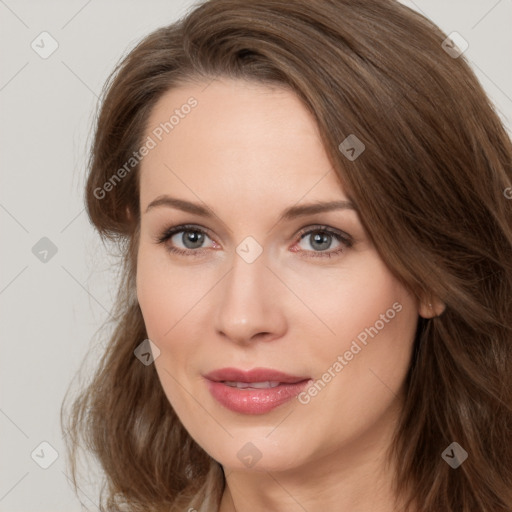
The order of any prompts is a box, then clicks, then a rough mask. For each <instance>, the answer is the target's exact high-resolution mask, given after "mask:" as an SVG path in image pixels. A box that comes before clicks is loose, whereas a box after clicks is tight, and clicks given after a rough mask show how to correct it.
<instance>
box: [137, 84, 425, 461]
mask: <svg viewBox="0 0 512 512" xmlns="http://www.w3.org/2000/svg"><path fill="white" fill-rule="evenodd" d="M187 105H188V106H187ZM171 116H174V117H173V118H172V119H171ZM165 123H167V124H165ZM148 137H149V138H148ZM144 140H145V142H146V147H147V151H145V152H144V153H146V156H144V158H143V160H142V163H141V175H140V201H141V232H140V246H139V252H138V262H137V265H138V270H137V295H138V300H139V303H140V307H141V309H142V313H143V316H144V321H145V325H146V328H147V333H148V336H149V338H150V340H151V341H152V342H153V343H154V344H155V345H156V346H157V347H158V350H159V351H160V353H159V355H158V352H157V351H155V355H157V357H156V359H155V366H156V370H157V372H158V376H159V379H160V381H161V384H162V387H163V389H164V391H165V394H166V396H167V397H168V399H169V402H170V403H171V404H172V406H173V408H174V409H175V411H176V413H177V414H178V416H179V418H180V420H181V421H182V423H183V425H184V426H185V428H186V429H187V430H188V432H189V433H190V434H191V436H192V437H193V438H194V439H195V440H196V441H197V443H199V445H201V446H202V447H203V448H204V449H205V450H206V451H207V452H208V453H209V454H210V455H211V456H212V457H213V458H215V459H216V460H217V461H219V462H220V463H221V464H222V465H223V466H224V467H225V468H232V469H237V468H238V469H243V468H252V467H254V468H256V469H266V470H286V469H292V468H299V467H301V466H305V465H306V464H309V465H311V464H312V463H313V462H314V461H315V460H316V461H318V460H320V459H321V458H324V459H325V458H326V457H336V460H337V461H338V462H341V461H347V462H348V461H350V460H351V458H352V457H355V456H360V454H361V453H367V454H368V459H370V457H373V455H371V454H375V453H377V452H378V453H381V449H382V448H383V447H384V446H385V444H386V443H387V441H389V436H390V434H391V431H392V428H393V426H394V421H395V420H396V417H397V413H398V411H399V405H400V402H399V399H400V396H401V395H400V393H401V391H402V390H403V389H402V385H403V382H404V378H405V376H406V372H407V370H408V366H409V363H410V358H411V352H412V344H413V338H414V333H415V329H416V323H417V318H418V313H421V311H422V310H421V309H420V305H419V304H418V303H417V301H416V300H415V299H414V298H413V296H412V295H410V294H409V293H408V292H407V291H406V290H405V289H404V288H403V287H402V286H401V284H400V283H399V282H398V281H397V279H396V278H395V277H394V276H393V275H392V274H391V272H390V271H389V269H388V268H387V267H386V265H385V264H384V263H383V261H382V260H381V258H380V257H379V255H378V253H377V251H376V249H375V248H374V247H373V246H372V244H371V242H370V240H369V239H368V236H367V235H366V233H365V231H364V230H363V227H362V225H361V223H360V221H359V218H358V214H357V212H356V211H355V210H354V209H353V207H351V205H350V198H349V197H348V196H347V195H346V194H345V192H344V190H343V188H342V187H341V186H340V184H339V182H338V180H337V178H336V175H335V172H334V171H333V169H332V167H331V164H330V162H329V160H328V157H327V155H326V153H325V151H324V149H323V147H322V144H321V142H320V138H319V134H318V132H317V128H316V124H315V122H314V119H313V118H312V117H311V115H310V114H309V113H308V112H307V110H306V109H305V108H304V107H303V106H302V104H301V103H300V102H299V100H298V99H297V97H296V96H295V95H294V94H293V93H291V92H289V91H287V90H285V89H273V88H269V87H267V86H263V85H258V84H255V83H251V82H245V81H230V80H217V81H214V82H213V83H211V84H210V85H209V86H207V83H205V84H201V85H187V86H181V87H180V88H176V89H173V90H171V91H170V92H168V93H167V94H166V95H165V96H163V97H162V98H161V100H160V101H159V102H158V103H157V105H156V106H155V108H154V110H153V111H152V114H151V117H150V120H149V124H148V125H147V133H146V136H145V139H144ZM340 142H341V141H340ZM364 157H365V155H364V153H362V154H361V155H360V156H359V158H364ZM350 164H351V162H350V161H348V160H347V165H350ZM368 186H369V187H371V183H368ZM332 203H338V207H337V208H336V209H334V208H332V209H327V208H326V209H325V210H323V209H322V208H321V205H324V204H332ZM308 205H309V207H308ZM312 205H315V207H314V208H313V207H312ZM286 212H287V214H285V213H286ZM185 225H186V227H184V226H185ZM170 228H177V229H176V230H175V232H174V233H172V232H169V229H170ZM166 234H167V235H168V236H167V239H166V240H165V241H164V240H163V239H164V238H165V236H166ZM159 239H161V240H162V242H161V243H159V242H158V241H157V240H159ZM142 341H143V340H141V342H142ZM255 369H256V370H255ZM253 370H254V371H253ZM273 372H274V373H273ZM276 372H280V373H276ZM282 374H285V375H282ZM226 382H227V383H226ZM358 454H359V455H358ZM309 467H311V466H309Z"/></svg>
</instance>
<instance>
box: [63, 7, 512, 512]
mask: <svg viewBox="0 0 512 512" xmlns="http://www.w3.org/2000/svg"><path fill="white" fill-rule="evenodd" d="M445 38H446V35H445V34H444V33H443V32H442V31H441V30H440V29H439V28H438V27H437V26H435V25H434V24H433V23H432V22H431V21H429V20H427V19H426V18H425V17H423V16H421V15H420V14H418V13H416V12H414V11H412V10H410V9H409V8H407V7H405V6H403V5H401V4H399V3H398V2H395V1H393V0H209V1H206V2H204V3H202V4H200V5H197V6H195V7H194V9H192V10H191V11H190V12H189V13H188V14H187V16H186V17H184V18H183V19H181V20H179V21H178V22H176V23H174V24H172V25H170V26H168V27H164V28H160V29H158V30H156V31H154V32H153V33H151V34H150V35H148V36H147V37H146V38H144V39H143V40H142V41H141V42H140V43H139V44H138V45H137V46H136V47H135V48H134V49H133V50H132V51H131V52H130V53H129V54H128V55H127V56H126V57H125V58H124V59H123V60H122V61H121V62H120V63H119V64H118V66H117V67H116V69H115V70H114V71H113V73H112V75H111V76H110V78H109V80H108V81H107V83H106V85H105V88H104V91H103V96H102V106H101V110H100V112H99V116H98V117H97V120H96V130H95V138H94V142H93V145H92V150H91V155H90V162H89V170H90V172H89V174H88V180H87V185H86V204H87V211H88V214H89V217H90V219H91V221H92V223H93V224H94V226H95V227H96V229H97V230H98V231H99V233H100V234H101V236H102V238H103V239H106V240H112V241H117V242H118V244H119V249H120V254H121V257H122V272H121V279H122V281H121V282H122V286H120V289H119V295H118V300H117V303H116V304H117V307H116V309H115V311H114V312H113V314H112V320H111V324H110V325H112V326H113V327H114V331H113V333H112V334H111V335H110V337H109V344H108V346H107V348H106V350H105V353H104V355H103V357H102V359H101V361H100V362H99V366H98V367H97V370H96V372H95V374H94V375H93V377H92V379H91V382H90V383H89V384H88V385H87V387H84V389H82V391H81V393H80V395H79V396H78V397H76V398H75V400H74V402H73V404H72V408H71V410H70V411H69V412H67V413H66V418H67V424H66V426H63V430H64V433H65V437H66V442H67V443H68V451H69V457H70V461H71V464H72V475H73V481H74V483H75V485H76V456H77V448H78V446H79V445H80V440H83V441H85V444H84V449H86V450H89V451H90V452H92V453H93V454H94V455H95V456H96V457H97V459H98V460H99V462H100V464H101V466H102V467H103V469H104V471H105V476H106V479H105V483H106V485H107V497H106V500H105V502H104V503H103V500H102V505H101V506H102V510H107V511H114V510H121V509H122V510H126V511H130V512H136V511H157V510H164V509H165V510H175V509H176V510H178V508H180V507H181V509H182V510H183V507H185V506H188V505H190V506H196V507H197V508H200V507H199V506H200V504H201V503H205V499H206V498H208V497H209V498H210V499H211V503H212V505H211V507H212V508H210V510H211V509H215V508H216V507H217V506H218V503H219V501H220V496H221V493H222V490H223V486H224V475H223V473H222V470H221V468H220V465H219V464H218V463H217V462H216V461H214V460H213V459H212V458H211V457H210V456H209V455H208V454H206V452H205V451H204V450H203V449H202V448H201V447H199V446H198V445H197V444H196V443H195V442H194V441H193V440H192V438H191V437H190V436H189V434H188V433H187V431H186V430H185V429H184V427H183V426H182V424H181V423H180V421H179V420H178V418H177V416H176V414H175V413H174V411H173V409H172V407H171V406H170V404H169V402H168V400H167V398H166V397H165V395H164V392H163V390H162V387H161V384H160V382H159V380H158V376H157V373H156V370H155V368H154V366H153V365H150V366H145V365H143V364H141V363H140V361H138V360H137V359H136V357H134V353H133V351H134V349H135V348H136V347H137V346H138V345H139V344H140V343H141V342H142V341H143V340H144V339H145V338H147V334H146V331H145V327H144V322H143V318H142V314H141V311H140V308H139V306H138V303H137V298H136V294H135V275H136V253H137V246H138V225H139V188H138V169H139V166H138V165H136V166H134V168H133V170H132V171H131V172H129V173H126V176H123V179H121V180H118V181H116V182H115V185H114V186H112V187H110V189H111V190H109V192H108V193H106V194H104V197H101V198H98V196H99V193H98V190H99V189H103V190H105V189H104V188H103V187H104V184H105V183H106V182H108V181H109V180H112V176H113V174H114V173H115V171H116V170H117V169H119V168H120V167H122V166H123V164H125V163H126V162H127V161H128V160H129V159H130V157H131V156H132V154H133V152H134V151H136V150H137V149H138V148H139V147H140V146H141V144H142V140H143V136H144V133H145V129H146V128H147V126H146V124H147V119H148V115H149V114H150V112H151V109H152V107H153V106H154V105H155V103H156V102H157V101H158V99H159V98H160V97H161V96H162V95H163V94H164V93H165V92H166V91H168V90H169V89H170V88H172V87H175V86H177V85H180V84H183V83H186V82H187V81H191V80H201V81H204V83H205V84H206V83H208V82H209V81H211V80H213V79H214V78H216V77H232V78H242V79H247V80H253V81H257V82H263V83H267V84H276V85H280V86H283V87H289V88H291V90H292V91H294V92H295V93H296V94H297V95H298V97H299V98H300V99H301V100H302V101H303V103H304V105H305V107H306V108H308V109H309V111H310V112H311V113H312V114H313V115H314V118H315V119H316V121H317V123H318V128H319V130H320V134H321V136H322V139H323V142H324V146H325V150H326V152H327V154H328V155H329V158H330V160H331V162H332V165H333V169H334V170H335V172H336V173H337V176H338V177H339V179H340V180H341V183H342V184H343V186H344V188H345V191H346V193H347V194H348V195H349V197H350V198H351V200H352V201H354V202H355V203H356V205H357V209H358V211H359V213H360V218H361V221H362V223H363V225H364V227H365V229H366V231H367V233H368V235H369V237H370V238H371V240H372V241H373V243H374V244H375V246H376V248H377V250H378V251H379V254H380V255H381V257H382V259H383V260H384V261H385V262H386V264H387V265H388V266H389V268H390V269H391V271H392V272H393V273H394V274H395V275H396V277H397V278H398V279H399V280H400V282H402V283H403V284H404V285H405V286H406V287H407V288H408V289H410V290H411V291H412V292H413V293H414V294H415V296H416V297H418V298H422V297H424V296H428V297H437V298H439V299H440V300H441V301H442V302H443V303H444V304H445V305H446V309H445V311H444V312H443V314H441V315H440V316H438V317H435V318H433V319H431V320H424V319H422V318H420V319H419V323H418V329H417V335H416V338H415V340H414V356H413V359H412V361H411V366H410V370H409V372H408V376H407V381H406V389H407V391H406V397H405V403H404V407H403V410H402V413H401V418H400V422H399V425H398V428H397V431H396V436H395V439H394V442H393V445H392V446H391V448H390V452H389V455H390V457H396V460H398V461H399V464H398V471H397V473H396V475H395V484H396V493H397V495H403V496H406V497H408V498H410V501H409V502H410V504H411V506H412V505H413V504H414V506H415V507H417V510H418V511H420V512H427V511H429V512H431V511H433V510H435V511H444V510H454V511H455V510H456V511H461V512H477V511H482V512H484V511H485V512H491V511H492V512H498V511H505V510H507V511H510V510H512V442H511V436H512V371H511V368H512V328H511V327H512V326H511V322H512V209H511V202H510V201H507V198H506V196H507V194H506V193H504V191H505V190H510V191H512V189H509V188H508V187H511V186H512V144H511V140H510V138H509V136H508V135H507V133H506V132H505V130H504V127H503V125H502V124H501V122H500V120H499V118H498V116H497V114H496V112H495V110H494V108H493V106H492V104H491V102H490V101H489V99H488V98H487V96H486V94H485V92H484V90H483V89H482V87H481V85H480V84H479V82H478V80H477V78H476V77H475V75H474V73H473V72H472V70H471V69H470V67H469V66H468V64H467V62H466V61H465V58H464V56H463V55H462V56H460V57H458V58H453V57H452V56H450V55H449V54H448V53H447V52H445V51H444V49H443V48H442V46H441V43H442V42H443V40H444V39H445ZM198 108H200V99H199V106H198ZM192 115H193V114H192ZM184 122H186V121H184ZM350 134H354V135H356V136H357V138H358V139H360V140H361V141H363V143H364V144H365V151H364V153H362V154H361V155H360V156H359V157H358V158H357V159H355V160H353V161H351V160H349V159H347V158H346V157H345V155H344V154H342V152H341V151H340V149H339V145H340V143H341V142H342V141H344V140H345V139H346V138H347V136H349V135H350ZM111 183H112V181H111ZM127 212H130V214H131V215H127ZM68 392H69V391H68ZM66 397H67V395H66ZM63 411H64V405H63V410H62V411H61V413H62V414H63V415H64V412H63ZM63 425H64V423H63ZM454 441H456V442H457V443H459V444H460V445H461V446H462V447H463V448H464V449H465V450H466V451H467V452H468V454H469V457H468V459H467V460H466V461H465V462H464V463H463V464H462V465H461V466H460V467H458V468H457V469H452V468H451V467H450V466H449V465H448V464H447V463H446V462H445V461H444V460H443V458H442V457H441V454H442V453H443V451H444V450H445V449H446V447H447V446H448V445H450V444H451V443H452V442H454ZM102 498H103V492H102ZM103 507H106V508H103ZM121 507H122V508H121Z"/></svg>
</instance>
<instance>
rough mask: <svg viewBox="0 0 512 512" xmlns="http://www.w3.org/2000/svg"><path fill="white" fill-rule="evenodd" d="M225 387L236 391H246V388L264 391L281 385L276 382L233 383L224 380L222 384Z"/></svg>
mask: <svg viewBox="0 0 512 512" xmlns="http://www.w3.org/2000/svg"><path fill="white" fill-rule="evenodd" d="M223 383H224V384H226V386H231V387H233V388H238V389H246V388H255V389H265V388H275V387H277V386H279V384H281V383H280V382H278V381H270V380H268V381H266V382H235V381H230V380H225V381H224V382H223Z"/></svg>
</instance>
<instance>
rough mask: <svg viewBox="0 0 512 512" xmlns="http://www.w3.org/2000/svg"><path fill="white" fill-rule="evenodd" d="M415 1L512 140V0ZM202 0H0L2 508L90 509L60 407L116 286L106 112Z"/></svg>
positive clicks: (92, 492) (33, 511) (16, 511)
mask: <svg viewBox="0 0 512 512" xmlns="http://www.w3.org/2000/svg"><path fill="white" fill-rule="evenodd" d="M404 3H405V4H407V5H409V6H410V7H412V8H413V9H416V10H419V11H420V12H422V13H423V14H425V15H426V16H427V17H429V18H430V19H432V20H433V21H434V22H436V23H437V24H438V25H439V26H440V27H441V28H442V29H443V30H444V31H445V32H446V33H448V34H450V33H451V32H453V31H456V32H458V33H459V34H460V35H461V36H462V37H463V38H464V39H465V40H466V41H467V42H468V43H469V47H468V48H467V50H466V51H465V52H464V55H465V56H466V57H467V58H468V59H469V61H470V64H471V65H472V67H473V69H474V70H475V71H476V74H477V75H478V77H479V79H480V80H481V82H482V84H483V86H484V87H485V89H486V90H487V91H488V93H489V95H490V97H491V99H492V100H493V102H494V103H495V105H496V108H497V109H498V111H499V113H500V117H501V118H502V119H503V121H504V122H505V124H506V126H507V129H508V130H509V132H511V127H512V31H511V29H510V27H511V24H512V0H471V1H468V0H450V1H449V2H448V1H446V0H415V1H414V2H412V1H409V0H407V1H406V0H404ZM192 4H193V2H192V1H191V0H150V1H145V2H142V1H140V2H135V1H133V0H124V1H121V0H110V1H100V0H89V1H87V0H68V1H64V0H62V1H56V0H51V1H36V0H32V1H29V0H0V44H1V48H2V57H1V68H0V109H1V116H0V130H1V137H0V144H1V147H0V171H1V188H0V226H1V233H2V237H1V239H2V244H1V248H2V251H1V266H0V308H1V309H0V312H1V333H2V338H1V344H2V345H1V350H2V353H1V358H0V364H1V366H0V377H1V388H0V429H1V430H0V450H1V455H0V460H1V466H0V511H2V512H7V511H8V512H42V511H51V512H64V511H65V512H72V511H78V510H81V505H80V502H79V501H78V500H77V499H76V498H75V497H74V495H73V493H72V492H71V489H70V486H69V482H68V477H67V476H66V472H65V470H66V465H65V457H64V444H63V440H62V438H61V432H60V428H59V408H60V405H61V402H62V399H63V395H64V392H65V390H66V388H67V386H68V384H69V382H70V380H71V378H72V376H73V375H74V374H75V372H76V371H77V369H78V366H79V364H80V362H81V360H82V358H83V356H84V355H85V353H86V352H87V350H88V348H89V346H90V343H91V340H92V339H93V336H94V334H95V332H96V330H97V329H98V328H99V327H100V325H101V324H102V323H103V321H104V320H105V319H106V318H107V317H108V310H109V309H110V307H111V305H112V300H113V298H114V294H115V283H116V281H115V270H114V269H115V262H114V260H113V259H112V258H111V257H108V256H107V254H106V252H105V249H104V248H103V246H102V244H101V243H100V241H99V238H98V237H97V236H96V234H95V233H94V232H93V230H92V228H91V227H90V225H89V223H88V220H87V217H86V214H85V212H84V206H83V191H82V189H83V183H84V176H85V163H86V155H87V148H88V143H89V142H90V135H91V128H92V120H93V115H94V112H95V108H96V102H97V97H98V96H99V93H100V90H101V87H102V85H103V83H104V81H105V79H106V78H107V75H108V73H109V72H110V71H111V70H112V69H113V67H114V65H115V63H116V62H117V61H118V59H119V58H120V57H121V56H122V55H123V54H124V53H126V52H127V50H129V49H131V48H132V47H133V46H134V45H135V43H136V42H137V41H139V40H140V39H141V38H142V37H143V36H144V35H146V34H148V33H149V32H150V31H152V30H153V29H155V28H157V27H159V26H162V25H165V24H169V23H171V22H172V21H174V20H175V19H177V18H178V17H180V16H181V15H182V14H183V13H184V12H185V11H187V10H188V9H189V8H190V6H191V5H192ZM43 32H46V33H47V34H42V33H43ZM56 45H58V47H56ZM55 47H56V49H55ZM511 133H512V132H511ZM511 206H512V200H511ZM42 443H43V444H42ZM45 467H46V469H45ZM97 474H99V472H98V470H97V469H94V468H91V481H92V483H91V485H90V486H87V485H84V486H83V487H82V488H81V494H80V498H81V501H82V502H83V503H84V504H86V505H87V506H88V508H89V509H90V510H98V508H97V487H96V486H95V485H94V477H95V475H97Z"/></svg>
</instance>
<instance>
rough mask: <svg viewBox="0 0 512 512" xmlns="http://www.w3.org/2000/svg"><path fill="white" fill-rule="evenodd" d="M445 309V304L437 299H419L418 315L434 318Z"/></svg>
mask: <svg viewBox="0 0 512 512" xmlns="http://www.w3.org/2000/svg"><path fill="white" fill-rule="evenodd" d="M445 309H446V305H445V304H444V303H443V302H441V301H440V300H438V299H432V298H429V299H425V300H423V301H421V304H420V307H419V311H418V313H419V315H420V316H421V317H423V318H434V317H436V316H439V315H441V313H443V311H444V310H445Z"/></svg>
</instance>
